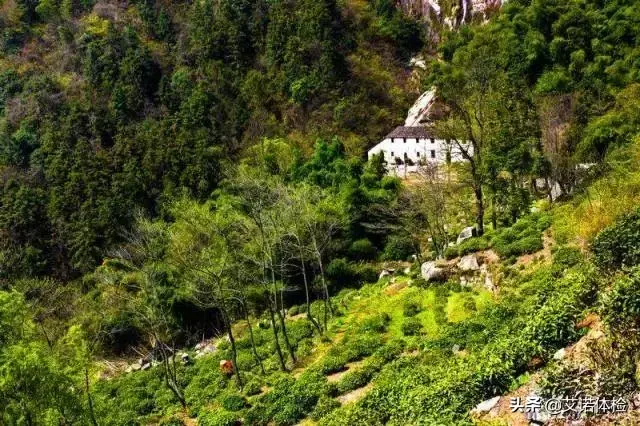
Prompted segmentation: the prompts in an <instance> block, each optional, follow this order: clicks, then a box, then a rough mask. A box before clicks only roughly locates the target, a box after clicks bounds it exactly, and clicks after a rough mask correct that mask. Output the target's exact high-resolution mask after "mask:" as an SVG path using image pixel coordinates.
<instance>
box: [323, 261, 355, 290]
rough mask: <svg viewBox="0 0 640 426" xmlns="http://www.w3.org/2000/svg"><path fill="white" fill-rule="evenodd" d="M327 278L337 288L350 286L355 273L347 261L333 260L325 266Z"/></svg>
mask: <svg viewBox="0 0 640 426" xmlns="http://www.w3.org/2000/svg"><path fill="white" fill-rule="evenodd" d="M327 277H328V278H329V280H331V282H332V283H333V284H335V285H336V286H337V287H339V288H341V287H345V286H352V285H354V284H355V281H356V271H355V269H354V268H353V266H352V265H351V264H350V263H349V262H348V261H347V259H343V258H338V259H333V260H332V261H331V262H330V263H329V265H328V266H327Z"/></svg>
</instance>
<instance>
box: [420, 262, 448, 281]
mask: <svg viewBox="0 0 640 426" xmlns="http://www.w3.org/2000/svg"><path fill="white" fill-rule="evenodd" d="M420 273H421V275H422V278H424V279H425V280H426V281H427V282H429V281H440V280H442V279H444V278H445V271H444V269H442V268H438V267H437V266H436V262H433V261H431V262H425V263H423V264H422V267H421V268H420Z"/></svg>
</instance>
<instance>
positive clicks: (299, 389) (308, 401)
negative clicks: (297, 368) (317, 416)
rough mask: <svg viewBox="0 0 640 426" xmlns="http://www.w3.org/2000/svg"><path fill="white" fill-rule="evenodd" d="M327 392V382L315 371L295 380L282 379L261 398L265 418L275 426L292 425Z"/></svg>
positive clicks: (305, 373)
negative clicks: (264, 406) (264, 408)
mask: <svg viewBox="0 0 640 426" xmlns="http://www.w3.org/2000/svg"><path fill="white" fill-rule="evenodd" d="M327 391H328V386H327V380H326V378H325V377H324V376H322V375H321V374H320V373H319V372H317V371H309V370H307V371H305V372H304V373H303V374H302V375H301V376H300V377H299V378H298V379H297V380H294V379H293V378H292V377H290V376H289V377H283V378H282V379H281V380H279V381H278V382H277V383H275V385H274V387H273V389H272V390H271V391H270V392H269V393H268V394H266V395H265V396H264V398H263V401H262V402H264V403H266V404H267V406H266V413H265V414H266V416H265V417H267V418H269V419H270V420H272V421H273V422H274V423H275V424H294V423H296V422H297V421H298V420H300V419H301V418H303V417H304V416H305V415H306V414H307V413H309V412H310V411H311V410H312V409H313V408H314V407H315V405H316V403H317V402H318V399H319V398H320V396H322V395H326V394H327ZM253 416H254V414H251V417H253ZM245 420H247V419H245ZM247 421H248V422H249V420H247ZM249 424H253V422H249Z"/></svg>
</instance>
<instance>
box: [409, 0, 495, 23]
mask: <svg viewBox="0 0 640 426" xmlns="http://www.w3.org/2000/svg"><path fill="white" fill-rule="evenodd" d="M505 2H506V0H454V1H453V2H451V5H450V6H447V5H446V4H445V2H444V1H443V0H399V1H398V6H399V7H400V8H401V9H402V10H403V11H404V12H405V13H406V14H408V15H410V16H413V17H416V18H421V19H423V20H424V21H425V22H433V21H436V22H440V23H443V24H445V25H447V26H450V27H453V28H457V27H459V26H460V25H461V24H463V23H466V22H469V21H470V20H471V18H472V17H473V16H474V15H477V14H483V15H485V14H486V13H487V12H488V11H489V10H491V9H495V8H499V7H500V6H502V5H503V4H504V3H505ZM443 6H447V7H446V8H443Z"/></svg>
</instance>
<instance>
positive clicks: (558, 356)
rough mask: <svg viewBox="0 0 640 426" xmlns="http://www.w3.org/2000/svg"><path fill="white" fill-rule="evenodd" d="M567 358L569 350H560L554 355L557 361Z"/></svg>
mask: <svg viewBox="0 0 640 426" xmlns="http://www.w3.org/2000/svg"><path fill="white" fill-rule="evenodd" d="M566 356H567V350H566V349H565V348H562V349H559V350H558V351H557V352H556V353H555V354H553V359H555V360H556V361H561V360H563V359H564V358H565V357H566Z"/></svg>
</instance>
